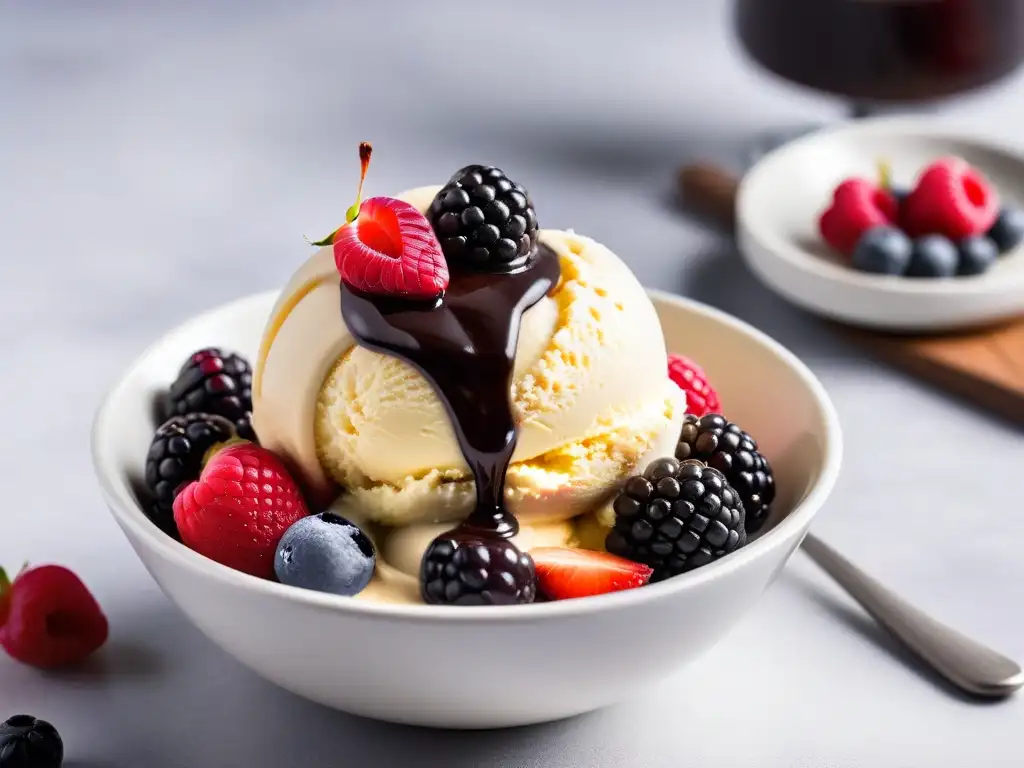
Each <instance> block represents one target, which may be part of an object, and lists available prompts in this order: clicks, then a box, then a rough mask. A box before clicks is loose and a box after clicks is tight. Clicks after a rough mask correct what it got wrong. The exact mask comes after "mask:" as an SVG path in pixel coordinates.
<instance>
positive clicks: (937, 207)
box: [901, 157, 999, 241]
mask: <svg viewBox="0 0 1024 768" xmlns="http://www.w3.org/2000/svg"><path fill="white" fill-rule="evenodd" d="M998 215H999V196H998V195H997V194H996V192H995V190H993V189H992V186H991V185H990V184H989V182H988V181H987V180H986V179H985V177H983V176H982V175H981V173H979V172H978V171H977V170H976V169H974V168H972V167H971V166H970V165H969V164H968V163H967V161H966V160H964V159H963V158H959V157H944V158H942V159H940V160H937V161H935V162H934V163H932V164H931V165H929V166H928V167H927V168H926V169H925V170H924V172H923V173H922V174H921V177H920V178H919V179H918V181H917V185H916V186H915V187H914V189H913V191H912V192H911V193H910V195H909V196H908V197H907V199H906V201H905V202H904V204H903V207H902V209H901V219H902V221H901V223H902V225H903V228H904V229H905V230H906V231H907V234H909V235H910V236H911V237H919V236H921V235H932V234H938V235H944V236H946V237H948V238H949V239H950V240H953V241H957V240H961V239H963V238H965V237H970V236H971V235H983V234H985V233H986V232H988V231H989V229H990V228H991V227H992V225H993V224H994V223H995V221H996V217H997V216H998Z"/></svg>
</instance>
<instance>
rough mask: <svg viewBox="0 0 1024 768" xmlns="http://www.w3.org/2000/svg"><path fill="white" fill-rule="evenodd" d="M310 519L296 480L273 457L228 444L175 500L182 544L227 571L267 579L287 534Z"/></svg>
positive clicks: (247, 445)
mask: <svg viewBox="0 0 1024 768" xmlns="http://www.w3.org/2000/svg"><path fill="white" fill-rule="evenodd" d="M307 514H309V512H308V510H307V508H306V502H305V501H304V500H303V498H302V494H301V493H300V492H299V488H298V486H297V485H296V484H295V481H294V480H293V479H292V478H291V476H290V475H289V474H288V471H287V470H286V469H285V468H284V465H283V464H282V463H281V461H280V459H278V458H277V457H276V456H275V455H274V454H272V453H271V452H270V451H268V450H266V449H265V448H261V447H259V446H258V445H253V444H251V443H243V444H238V445H231V446H228V447H227V448H225V449H224V450H222V451H220V452H219V453H217V454H216V455H214V457H213V458H212V459H210V462H209V463H208V464H207V465H206V468H205V469H204V470H203V473H202V475H200V477H199V480H197V481H196V482H193V483H192V484H191V485H189V486H187V487H186V488H185V489H184V490H183V491H181V493H179V494H178V497H177V498H176V499H175V500H174V522H175V523H176V524H177V526H178V532H179V533H180V534H181V540H182V542H183V543H184V544H185V545H186V546H188V547H191V548H192V549H194V550H195V551H196V552H198V553H199V554H201V555H205V556H206V557H208V558H210V559H211V560H215V561H216V562H218V563H220V564H221V565H226V566H228V567H229V568H234V569H235V570H238V571H242V572H244V573H249V574H252V575H253V576H260V577H262V578H265V579H270V578H272V577H273V575H274V553H275V551H276V549H277V545H278V542H280V540H281V537H282V536H283V535H284V533H285V531H287V530H288V528H289V527H290V526H291V525H292V524H293V523H294V522H296V521H297V520H299V519H300V518H303V517H305V516H306V515H307Z"/></svg>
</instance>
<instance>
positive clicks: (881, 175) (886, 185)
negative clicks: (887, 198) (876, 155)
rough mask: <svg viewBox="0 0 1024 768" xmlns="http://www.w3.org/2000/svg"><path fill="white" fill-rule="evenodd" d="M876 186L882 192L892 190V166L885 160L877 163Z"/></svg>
mask: <svg viewBox="0 0 1024 768" xmlns="http://www.w3.org/2000/svg"><path fill="white" fill-rule="evenodd" d="M878 186H879V187H881V188H882V189H884V190H889V189H891V188H892V166H891V165H890V164H889V162H888V161H887V160H879V161H878Z"/></svg>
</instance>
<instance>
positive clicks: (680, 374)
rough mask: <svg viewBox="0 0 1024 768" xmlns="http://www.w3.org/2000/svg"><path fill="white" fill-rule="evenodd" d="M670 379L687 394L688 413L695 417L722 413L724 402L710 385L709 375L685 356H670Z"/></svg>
mask: <svg viewBox="0 0 1024 768" xmlns="http://www.w3.org/2000/svg"><path fill="white" fill-rule="evenodd" d="M668 377H669V378H670V379H672V381H674V382H675V383H676V385H677V386H678V387H679V388H680V389H681V390H683V392H685V393H686V412H687V413H692V414H693V415H694V416H703V415H704V414H706V413H721V411H722V401H721V400H720V399H719V397H718V393H717V392H716V391H715V390H714V389H713V388H712V386H711V385H710V384H709V383H708V377H707V374H705V373H704V369H703V368H701V367H700V366H699V365H697V363H695V362H694V361H693V360H691V359H690V358H688V357H685V356H684V355H669V356H668Z"/></svg>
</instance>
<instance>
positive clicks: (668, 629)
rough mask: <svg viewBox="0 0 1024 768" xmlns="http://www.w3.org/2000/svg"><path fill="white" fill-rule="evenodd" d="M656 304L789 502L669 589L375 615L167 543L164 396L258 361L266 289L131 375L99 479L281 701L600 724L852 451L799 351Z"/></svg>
mask: <svg viewBox="0 0 1024 768" xmlns="http://www.w3.org/2000/svg"><path fill="white" fill-rule="evenodd" d="M653 296H654V300H655V302H656V304H657V307H658V311H659V313H660V316H661V319H662V323H663V325H664V328H665V332H666V336H667V340H668V345H669V348H670V349H671V350H674V351H677V352H682V353H686V354H689V355H692V356H693V357H695V358H696V359H698V360H700V361H701V362H702V363H703V364H704V366H705V367H706V369H707V372H708V375H709V376H710V377H711V378H712V380H713V381H714V382H715V383H716V385H717V387H718V389H719V390H720V393H721V396H722V399H723V402H724V404H725V408H726V413H727V414H729V415H730V416H731V417H732V418H733V419H734V420H737V421H738V422H739V423H741V424H742V425H744V426H745V428H747V429H748V430H750V431H751V432H752V433H753V434H754V435H755V436H756V437H757V438H759V440H760V442H761V445H762V448H763V450H764V451H765V453H766V454H767V456H768V457H769V459H770V460H771V462H772V463H773V465H774V468H775V472H776V478H777V484H778V488H779V496H778V501H777V503H776V508H775V512H774V514H773V519H772V521H771V522H770V523H769V526H768V527H767V531H766V532H765V533H763V534H762V535H761V536H760V537H759V538H758V539H756V540H754V541H753V542H752V543H750V544H748V545H747V546H746V547H744V548H743V549H741V550H739V551H738V552H736V553H733V554H731V555H729V556H728V557H726V558H723V559H722V560H721V561H719V562H717V563H714V564H711V565H708V566H705V567H704V568H701V569H699V570H696V571H694V572H692V573H689V574H685V575H683V576H679V577H677V578H674V579H671V580H668V581H666V582H662V583H660V584H656V585H651V586H647V587H643V588H641V589H637V590H632V591H628V592H622V593H618V594H611V595H602V596H599V597H591V598H584V599H578V600H571V601H563V602H554V603H539V604H534V605H526V606H511V607H486V608H459V607H437V606H427V605H408V606H391V605H377V604H370V603H366V602H361V601H360V602H356V601H353V600H351V599H346V598H343V597H338V596H333V595H327V594H322V593H318V592H311V591H304V590H300V589H296V588H292V587H287V586H283V585H281V584H276V583H273V582H270V581H263V580H260V579H257V578H254V577H251V576H248V575H245V574H242V573H239V572H236V571H233V570H230V569H228V568H226V567H224V566H221V565H219V564H217V563H215V562H213V561H212V560H207V559H206V558H204V557H202V556H200V555H198V554H196V553H195V552H192V551H191V550H189V549H187V548H186V547H184V546H182V545H181V544H178V543H176V542H175V541H173V540H172V539H170V538H169V537H167V536H165V535H164V534H163V533H161V532H160V531H159V530H157V529H156V528H155V527H154V526H153V525H152V524H151V523H150V522H149V521H148V520H147V519H146V517H145V516H144V515H143V513H142V510H141V508H140V506H139V501H138V498H137V495H136V492H135V490H133V489H134V488H137V487H138V484H139V478H140V477H141V475H142V469H143V464H144V459H145V454H146V451H147V448H148V444H149V440H150V438H151V436H152V429H153V425H152V421H151V413H152V403H153V400H154V397H155V396H156V393H157V392H158V391H159V390H160V389H161V388H163V387H166V386H167V384H168V382H170V381H171V380H172V379H173V378H174V376H175V374H176V372H177V368H178V366H179V365H180V364H181V361H182V360H184V359H185V358H186V357H187V356H188V355H189V354H190V353H191V352H192V351H194V350H195V349H198V348H201V347H203V346H206V345H211V344H216V345H221V346H224V347H228V348H231V349H234V350H237V351H240V352H242V353H244V354H246V355H248V356H250V357H252V356H254V355H255V352H256V350H257V348H258V344H259V337H260V333H261V331H262V329H263V326H264V323H265V321H266V319H267V316H268V314H269V312H270V309H271V306H272V304H273V301H274V298H275V296H274V294H270V293H268V294H261V295H256V296H252V297H249V298H245V299H242V300H240V301H236V302H234V303H232V304H228V305H226V306H223V307H220V308H219V309H215V310H213V311H212V312H209V313H207V314H204V315H201V316H199V317H197V318H195V319H193V320H191V321H189V322H187V323H185V324H184V325H183V326H181V327H179V328H178V329H176V330H174V331H172V332H171V333H170V334H168V335H167V336H165V337H164V338H163V339H161V340H160V341H158V342H157V343H156V344H155V345H154V346H153V347H151V348H150V349H149V350H148V351H147V352H145V353H144V354H143V355H142V357H140V358H139V359H138V361H136V362H135V363H134V364H133V365H132V366H131V368H129V369H128V371H127V372H126V373H125V374H124V376H123V377H122V378H121V379H120V380H119V381H118V383H117V384H116V385H115V386H114V387H113V390H112V391H111V392H110V394H109V395H108V397H107V399H106V401H105V403H104V404H103V406H102V407H101V409H100V411H99V414H98V416H97V418H96V423H95V427H94V433H93V458H94V462H95V467H96V474H97V476H98V478H99V483H100V486H101V487H102V490H103V494H104V496H105V498H106V501H107V503H108V504H109V506H110V509H111V511H112V512H113V514H114V517H115V518H116V519H117V522H118V524H119V525H120V526H121V528H122V529H123V530H124V532H125V534H126V535H127V537H128V540H129V541H130V542H131V544H132V546H133V547H134V548H135V551H136V552H137V553H138V555H139V557H140V558H141V559H142V561H143V563H145V565H146V568H148V569H149V572H150V573H151V574H152V575H153V578H154V579H156V581H157V583H158V584H159V585H160V587H161V588H162V589H163V590H164V592H165V593H166V594H167V595H168V596H169V597H170V599H171V600H172V601H173V602H174V603H175V604H176V605H177V606H178V607H179V608H180V609H181V610H182V611H183V612H184V613H185V615H186V616H188V618H189V619H190V620H191V621H192V622H194V623H195V625H196V626H197V627H199V629H201V630H202V631H203V632H204V633H205V634H206V635H207V636H208V637H209V638H210V639H212V640H213V641H214V642H215V643H216V644H217V645H219V646H220V647H221V648H223V649H224V650H225V651H227V652H228V653H229V654H231V655H232V656H234V657H235V658H237V659H239V660H240V661H241V662H243V663H244V664H246V665H248V666H249V667H251V668H252V669H253V670H255V671H256V672H257V673H259V674H260V675H262V676H263V677H265V678H267V679H268V680H271V681H273V682H275V683H277V684H278V685H280V686H281V687H283V688H286V689H288V690H290V691H292V692H294V693H296V694H298V695H300V696H304V697H306V698H308V699H312V700H313V701H317V702H320V703H322V704H325V705H327V706H330V707H334V708H337V709H340V710H343V711H346V712H350V713H353V714H358V715H364V716H368V717H372V718H377V719H382V720H390V721H394V722H402V723H409V724H417V725H426V726H437V727H452V728H493V727H506V726H516V725H525V724H528V723H538V722H544V721H549V720H555V719H559V718H563V717H567V716H570V715H575V714H579V713H582V712H587V711H590V710H594V709H597V708H600V707H603V706H606V705H608V704H612V703H614V702H616V701H619V700H621V699H624V698H626V697H628V696H630V695H631V694H633V693H634V692H635V691H636V690H637V689H639V688H640V687H641V686H644V685H646V684H648V683H651V682H654V681H655V680H656V679H657V678H659V677H662V676H663V675H665V674H666V672H668V671H670V670H672V669H673V668H674V667H678V666H681V665H683V664H686V663H687V662H689V661H691V660H693V659H694V658H696V657H697V656H698V654H700V653H701V652H703V651H705V650H706V649H708V648H709V647H711V646H712V645H713V644H714V643H715V642H716V641H718V640H719V639H720V638H721V637H722V636H723V635H724V634H725V633H726V632H727V631H728V630H729V628H730V627H732V625H733V624H734V623H735V622H736V621H737V620H738V619H739V618H740V617H741V616H743V615H744V614H745V613H746V612H747V611H749V610H750V608H751V607H752V606H753V605H754V603H755V602H756V601H757V599H758V597H759V596H760V595H761V593H762V591H763V590H764V589H765V587H766V586H767V585H768V584H769V583H770V582H771V581H772V580H773V579H774V578H775V576H776V575H777V574H778V573H779V571H780V570H781V569H782V567H783V565H784V564H785V562H786V560H787V559H788V558H789V556H790V555H791V554H792V553H793V551H794V550H795V549H796V547H797V546H798V545H799V543H800V541H801V539H802V537H803V535H804V533H805V532H806V531H807V529H808V526H809V525H810V523H811V520H812V519H813V517H814V515H815V514H816V513H817V511H818V510H819V509H820V508H821V505H822V504H823V503H824V501H825V499H826V497H827V496H828V494H829V492H830V491H831V490H832V486H833V484H834V483H835V480H836V475H837V474H838V472H839V464H840V457H841V453H842V446H841V438H840V430H839V423H838V420H837V417H836V413H835V410H834V408H833V406H832V404H831V403H830V401H829V399H828V396H827V395H826V393H825V391H824V389H823V388H822V386H821V384H820V383H819V382H818V381H817V379H815V377H814V376H813V374H811V372H810V371H808V370H807V368H805V367H804V366H803V364H802V363H800V361H799V360H797V359H796V358H795V357H794V356H793V355H792V354H790V353H789V352H788V351H786V350H785V349H783V348H782V347H781V346H779V345H778V344H777V343H775V342H774V341H772V340H771V339H769V338H767V337H766V336H764V335H762V334H761V333H759V332H758V331H756V330H754V329H752V328H750V327H749V326H747V325H745V324H743V323H742V322H740V321H739V320H736V319H733V318H732V317H729V316H727V315H725V314H723V313H721V312H718V311H716V310H713V309H710V308H708V307H705V306H703V305H700V304H697V303H695V302H692V301H688V300H686V299H680V298H677V297H674V296H670V295H667V294H660V293H658V294H653ZM640 628H642V630H640ZM638 632H640V633H641V634H642V637H643V645H644V650H643V653H639V654H634V655H633V656H632V657H631V661H630V663H629V664H626V665H617V664H611V663H609V661H610V659H611V656H610V655H609V654H610V653H611V651H612V649H616V648H619V649H621V648H626V647H629V646H630V645H633V644H635V643H636V642H637V637H638Z"/></svg>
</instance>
